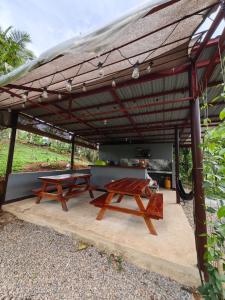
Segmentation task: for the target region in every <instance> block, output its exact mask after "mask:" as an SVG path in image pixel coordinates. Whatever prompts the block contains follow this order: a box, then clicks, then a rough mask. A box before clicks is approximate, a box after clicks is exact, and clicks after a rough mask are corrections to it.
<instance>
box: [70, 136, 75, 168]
mask: <svg viewBox="0 0 225 300" xmlns="http://www.w3.org/2000/svg"><path fill="white" fill-rule="evenodd" d="M74 141H75V136H74V135H73V136H72V150H71V162H70V169H71V170H73V166H74Z"/></svg>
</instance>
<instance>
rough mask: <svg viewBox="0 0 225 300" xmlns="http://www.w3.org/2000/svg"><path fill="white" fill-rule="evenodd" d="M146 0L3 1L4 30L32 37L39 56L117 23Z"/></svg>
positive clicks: (1, 23)
mask: <svg viewBox="0 0 225 300" xmlns="http://www.w3.org/2000/svg"><path fill="white" fill-rule="evenodd" d="M143 2H145V0H25V1H24V0H0V26H1V27H2V28H3V29H6V28H7V27H8V26H13V27H14V28H16V29H18V30H22V31H26V32H28V33H29V34H30V36H31V39H32V44H30V45H29V47H28V48H29V49H31V50H32V51H33V52H34V54H35V55H36V56H38V55H40V54H41V53H42V52H44V51H45V50H47V49H49V48H51V47H53V46H55V45H57V44H58V43H60V42H62V41H65V40H67V39H69V38H72V37H74V36H79V35H81V34H82V35H83V34H86V33H89V32H91V31H93V30H95V29H97V28H100V27H101V26H103V25H106V24H107V23H109V22H111V21H113V20H115V19H116V18H117V17H119V16H121V15H123V14H124V13H126V12H127V11H129V10H130V9H132V8H133V7H135V6H137V5H139V4H142V3H143Z"/></svg>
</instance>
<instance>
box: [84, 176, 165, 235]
mask: <svg viewBox="0 0 225 300" xmlns="http://www.w3.org/2000/svg"><path fill="white" fill-rule="evenodd" d="M149 181H150V180H149V179H137V178H123V179H120V180H115V181H113V182H111V183H108V184H107V185H106V186H105V188H106V190H107V193H105V194H103V195H101V196H100V197H98V198H96V199H94V200H92V201H91V202H90V203H91V204H93V205H95V206H97V207H100V208H101V209H100V211H99V213H98V215H97V218H96V219H97V220H102V219H103V217H104V215H105V212H106V210H108V209H109V210H113V211H118V212H123V213H127V214H131V215H135V216H139V217H143V219H144V221H145V223H146V225H147V227H148V229H149V232H150V233H151V234H154V235H157V232H156V230H155V228H154V226H153V224H152V222H151V219H157V220H158V219H162V218H163V195H162V194H161V193H153V192H152V191H151V190H150V188H149ZM115 195H119V197H118V200H117V203H119V202H121V201H122V199H123V197H124V196H125V195H127V196H131V197H132V198H134V199H135V201H136V203H137V206H138V208H139V209H138V210H134V209H129V208H125V207H119V206H115V205H111V202H112V199H113V197H114V196H115ZM142 196H144V197H146V198H148V204H147V206H146V207H145V206H144V204H143V201H142Z"/></svg>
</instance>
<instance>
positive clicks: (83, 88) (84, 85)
mask: <svg viewBox="0 0 225 300" xmlns="http://www.w3.org/2000/svg"><path fill="white" fill-rule="evenodd" d="M82 91H83V92H87V88H86V84H85V82H84V83H83V86H82Z"/></svg>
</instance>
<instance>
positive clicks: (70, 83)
mask: <svg viewBox="0 0 225 300" xmlns="http://www.w3.org/2000/svg"><path fill="white" fill-rule="evenodd" d="M66 90H67V91H68V92H71V91H72V79H68V80H67V82H66Z"/></svg>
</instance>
